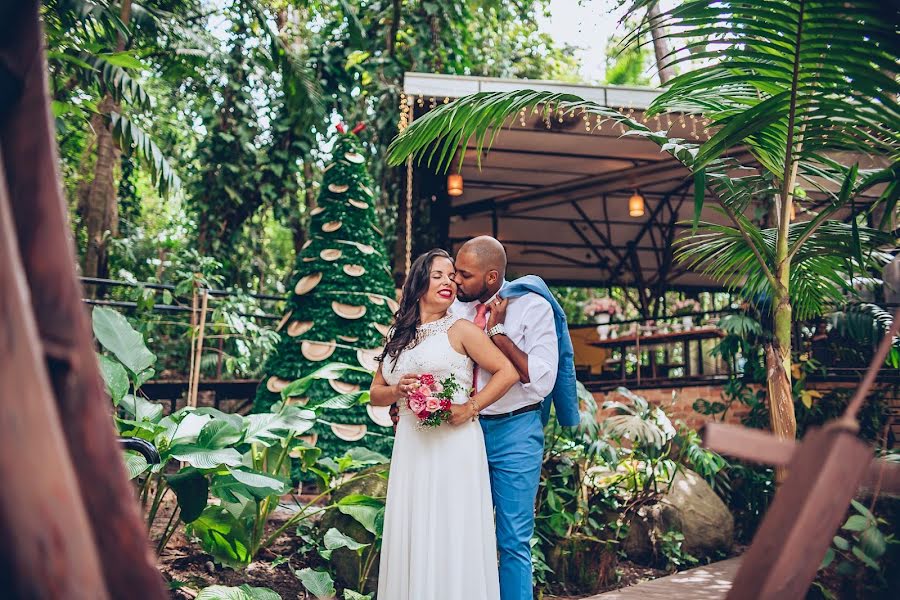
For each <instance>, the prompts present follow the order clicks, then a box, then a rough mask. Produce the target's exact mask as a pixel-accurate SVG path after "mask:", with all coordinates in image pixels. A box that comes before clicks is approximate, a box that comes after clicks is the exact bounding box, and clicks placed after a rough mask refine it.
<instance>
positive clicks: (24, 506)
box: [0, 164, 108, 598]
mask: <svg viewBox="0 0 900 600" xmlns="http://www.w3.org/2000/svg"><path fill="white" fill-rule="evenodd" d="M0 323H3V334H2V335H0V481H3V482H4V484H3V488H2V492H0V531H4V532H6V535H5V537H6V538H7V539H6V540H5V541H4V543H3V544H2V546H0V581H3V582H4V585H3V587H4V588H5V590H4V591H5V592H6V593H7V594H12V597H14V598H52V597H68V595H69V594H70V593H76V590H78V592H77V595H80V597H83V598H86V597H89V596H93V597H97V598H107V597H108V593H107V591H106V586H105V584H104V583H103V576H102V574H101V572H100V563H99V559H98V557H97V549H96V547H95V546H94V539H93V535H92V534H91V528H90V523H89V522H88V518H87V513H86V512H85V510H84V504H83V502H82V500H81V494H80V492H79V490H78V481H77V480H76V478H75V470H74V468H73V467H72V461H71V458H70V457H69V453H68V450H67V448H66V440H65V436H64V435H63V432H62V429H61V427H60V421H59V415H58V414H57V412H56V405H55V404H56V402H55V399H54V397H53V389H52V388H51V386H50V381H49V379H48V377H47V371H46V366H45V365H44V360H43V358H44V357H43V356H42V355H41V352H40V341H39V340H38V336H37V325H36V324H35V322H34V317H33V315H32V314H31V306H30V304H29V301H28V287H27V282H26V280H25V274H24V272H23V270H22V264H21V262H20V260H19V255H18V248H16V234H15V231H13V227H12V215H11V212H10V210H9V206H8V198H7V196H6V185H5V177H4V174H3V166H2V164H0ZM73 597H74V596H73Z"/></svg>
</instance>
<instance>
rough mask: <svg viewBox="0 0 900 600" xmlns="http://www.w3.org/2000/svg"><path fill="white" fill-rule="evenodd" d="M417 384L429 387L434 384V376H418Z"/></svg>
mask: <svg viewBox="0 0 900 600" xmlns="http://www.w3.org/2000/svg"><path fill="white" fill-rule="evenodd" d="M419 383H421V384H422V385H427V386H429V387H431V386H433V385H434V383H435V381H434V375H432V374H431V373H425V374H423V375H419Z"/></svg>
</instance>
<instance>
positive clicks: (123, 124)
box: [110, 112, 181, 196]
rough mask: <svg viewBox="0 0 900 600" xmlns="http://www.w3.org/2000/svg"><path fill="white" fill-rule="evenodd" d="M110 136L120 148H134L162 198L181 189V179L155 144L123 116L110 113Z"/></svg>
mask: <svg viewBox="0 0 900 600" xmlns="http://www.w3.org/2000/svg"><path fill="white" fill-rule="evenodd" d="M110 123H111V124H112V134H113V137H114V138H115V140H116V143H118V144H119V147H120V148H134V149H135V150H136V151H137V153H138V157H139V158H140V160H141V161H142V162H143V163H144V164H146V165H147V167H148V168H149V169H150V178H151V179H152V180H153V182H154V184H155V185H156V186H157V188H158V189H159V193H160V194H161V195H163V196H165V195H167V194H169V193H170V192H175V191H177V190H178V189H179V188H180V187H181V179H180V178H179V177H178V175H177V174H176V173H175V171H174V169H172V166H171V165H170V164H169V160H168V159H167V158H166V156H165V155H164V154H163V153H162V150H160V149H159V146H157V145H156V142H154V141H153V139H152V138H151V137H150V136H149V135H147V134H146V133H145V132H144V130H143V129H141V128H140V127H139V126H138V125H136V124H135V123H134V121H131V120H130V119H129V118H128V117H126V116H125V115H121V114H119V113H115V112H113V113H110Z"/></svg>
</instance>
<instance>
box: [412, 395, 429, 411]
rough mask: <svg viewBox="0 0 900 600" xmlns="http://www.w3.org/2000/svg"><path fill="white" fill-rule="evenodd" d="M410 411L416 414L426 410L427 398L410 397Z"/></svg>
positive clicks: (419, 396)
mask: <svg viewBox="0 0 900 600" xmlns="http://www.w3.org/2000/svg"><path fill="white" fill-rule="evenodd" d="M409 410H411V411H413V412H414V413H416V414H419V413H420V412H422V411H423V410H425V397H424V396H421V395H419V394H411V395H410V397H409Z"/></svg>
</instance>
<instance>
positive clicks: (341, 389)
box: [328, 379, 359, 394]
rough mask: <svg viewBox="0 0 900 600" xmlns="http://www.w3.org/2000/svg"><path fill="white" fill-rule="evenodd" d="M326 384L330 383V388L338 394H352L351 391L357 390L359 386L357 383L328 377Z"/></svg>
mask: <svg viewBox="0 0 900 600" xmlns="http://www.w3.org/2000/svg"><path fill="white" fill-rule="evenodd" d="M328 385H330V386H331V389H333V390H334V391H336V392H337V393H338V394H352V393H353V392H358V391H359V386H358V385H357V384H355V383H347V382H346V381H339V380H337V379H329V380H328Z"/></svg>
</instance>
